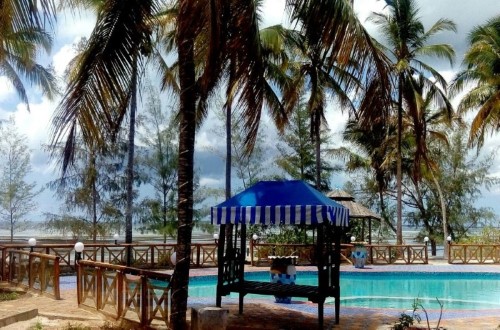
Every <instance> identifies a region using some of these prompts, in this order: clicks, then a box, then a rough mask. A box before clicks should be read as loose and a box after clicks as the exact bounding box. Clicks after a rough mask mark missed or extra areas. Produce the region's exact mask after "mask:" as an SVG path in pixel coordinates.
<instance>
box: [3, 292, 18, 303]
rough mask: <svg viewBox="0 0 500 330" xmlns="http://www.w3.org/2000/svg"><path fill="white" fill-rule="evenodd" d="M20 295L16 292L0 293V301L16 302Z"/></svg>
mask: <svg viewBox="0 0 500 330" xmlns="http://www.w3.org/2000/svg"><path fill="white" fill-rule="evenodd" d="M17 298H19V295H18V294H17V293H16V292H5V291H0V301H8V300H16V299H17Z"/></svg>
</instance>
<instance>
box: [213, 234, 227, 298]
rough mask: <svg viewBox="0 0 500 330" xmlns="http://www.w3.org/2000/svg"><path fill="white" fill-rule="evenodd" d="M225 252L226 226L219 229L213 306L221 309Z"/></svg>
mask: <svg viewBox="0 0 500 330" xmlns="http://www.w3.org/2000/svg"><path fill="white" fill-rule="evenodd" d="M225 250H226V225H220V229H219V243H218V244H217V274H218V276H217V296H216V299H215V305H216V306H217V307H221V305H222V292H221V291H222V286H223V284H224V281H223V280H224V263H225V260H224V251H225Z"/></svg>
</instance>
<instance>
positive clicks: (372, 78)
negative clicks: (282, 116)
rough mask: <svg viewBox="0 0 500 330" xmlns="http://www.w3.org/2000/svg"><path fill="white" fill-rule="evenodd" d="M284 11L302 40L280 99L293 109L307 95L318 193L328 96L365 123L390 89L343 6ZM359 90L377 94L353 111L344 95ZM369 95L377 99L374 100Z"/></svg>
mask: <svg viewBox="0 0 500 330" xmlns="http://www.w3.org/2000/svg"><path fill="white" fill-rule="evenodd" d="M287 6H288V9H289V11H290V13H291V18H292V22H295V23H297V24H298V25H300V26H301V32H302V35H303V40H302V44H300V45H298V46H299V47H301V49H302V56H303V58H304V59H305V60H304V59H299V61H300V65H299V66H298V67H297V70H296V72H297V75H296V79H295V81H294V83H293V85H292V88H291V89H290V90H288V91H287V93H286V94H285V99H286V102H287V105H288V108H289V109H293V107H295V105H296V103H297V102H298V100H299V99H300V95H301V94H302V93H303V92H304V91H307V92H308V93H310V94H309V95H310V96H309V99H308V101H307V107H308V109H309V112H310V116H311V137H312V139H313V141H314V142H315V151H316V186H317V188H318V189H319V186H320V182H321V177H320V173H321V169H320V167H321V160H320V158H321V156H320V154H321V146H320V131H321V129H322V127H325V126H326V124H327V123H326V119H325V111H326V102H327V99H328V97H333V98H336V99H337V100H338V101H339V102H340V104H341V107H342V108H347V109H348V110H349V111H350V113H351V114H354V115H355V117H356V118H358V119H359V118H360V117H362V118H365V119H364V120H363V122H364V123H369V122H370V121H371V120H370V119H368V118H371V116H373V115H374V112H375V111H374V110H373V109H376V108H377V107H376V106H375V105H376V103H377V102H380V104H385V103H386V102H387V95H388V94H389V90H390V83H389V80H388V74H387V72H388V66H387V63H386V61H385V57H384V56H383V54H382V53H381V52H380V51H379V50H378V49H377V47H376V46H375V45H374V43H373V42H372V39H371V38H370V37H369V35H368V34H367V32H366V31H365V30H364V28H363V27H362V25H361V24H360V23H359V21H358V20H357V18H356V16H355V14H354V11H353V9H352V5H351V4H350V3H349V2H347V1H287ZM306 84H307V85H306ZM377 85H378V86H377ZM362 88H366V90H368V89H377V90H379V91H380V93H367V94H366V96H367V98H371V101H365V102H361V103H360V104H361V107H359V108H356V107H355V105H354V102H353V101H354V100H353V99H351V97H350V96H351V93H353V92H355V91H361V89H362ZM382 91H385V95H384V93H383V92H382ZM372 92H373V91H372ZM375 95H378V96H381V97H380V98H375V97H374V96H375Z"/></svg>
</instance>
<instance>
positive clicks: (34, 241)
mask: <svg viewBox="0 0 500 330" xmlns="http://www.w3.org/2000/svg"><path fill="white" fill-rule="evenodd" d="M28 244H29V246H31V247H33V246H35V245H36V238H34V237H32V238H30V239H29V240H28Z"/></svg>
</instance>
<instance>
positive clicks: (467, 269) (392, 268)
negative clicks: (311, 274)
mask: <svg viewBox="0 0 500 330" xmlns="http://www.w3.org/2000/svg"><path fill="white" fill-rule="evenodd" d="M266 270H267V268H266V267H252V266H248V265H247V266H245V271H247V272H254V271H260V272H262V271H266ZM315 270H316V268H315V267H305V266H298V267H297V272H300V271H315ZM341 272H359V273H372V272H401V273H404V272H422V273H439V272H456V273H477V272H480V273H495V274H498V280H499V281H500V265H491V264H490V265H488V264H485V265H479V264H469V265H461V264H451V265H450V264H448V263H446V262H444V261H442V260H432V261H429V264H421V265H417V264H413V265H406V264H392V265H367V266H366V267H365V268H362V269H359V268H354V267H353V266H352V265H342V266H341ZM190 274H191V276H209V275H216V274H217V269H216V268H205V269H192V270H191V271H190ZM237 302H238V300H237V298H227V297H223V298H222V305H223V306H224V304H225V303H226V304H227V303H231V304H236V303H237ZM245 302H257V303H261V304H274V301H273V300H272V299H267V300H266V299H254V298H246V299H245ZM188 304H190V305H200V304H201V305H212V306H214V305H215V297H214V298H189V301H188ZM279 305H280V307H282V308H287V309H290V310H295V311H300V312H303V313H310V314H314V315H317V305H316V304H312V303H304V302H297V303H292V304H279ZM408 307H409V308H411V306H408ZM424 307H425V306H424ZM445 307H446V306H445ZM402 312H404V310H400V309H389V308H361V307H344V306H341V308H340V317H341V318H342V317H345V316H350V315H359V314H365V315H367V316H368V315H370V314H378V315H381V314H382V315H387V316H390V317H395V318H397V317H399V315H400V314H401V313H402ZM427 313H428V317H429V320H430V321H436V320H438V319H439V316H440V315H439V314H440V311H439V310H427ZM333 314H334V310H333V304H332V305H329V304H325V316H328V315H333ZM420 315H421V316H422V319H423V320H425V316H424V314H423V313H422V312H421V311H420ZM491 316H495V317H498V318H499V320H498V325H499V326H500V308H499V309H487V310H451V309H446V308H444V309H443V316H442V318H443V320H445V319H446V320H451V319H463V318H478V317H479V318H480V317H491ZM471 329H475V328H474V327H471Z"/></svg>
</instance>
